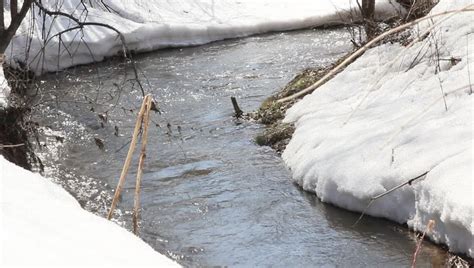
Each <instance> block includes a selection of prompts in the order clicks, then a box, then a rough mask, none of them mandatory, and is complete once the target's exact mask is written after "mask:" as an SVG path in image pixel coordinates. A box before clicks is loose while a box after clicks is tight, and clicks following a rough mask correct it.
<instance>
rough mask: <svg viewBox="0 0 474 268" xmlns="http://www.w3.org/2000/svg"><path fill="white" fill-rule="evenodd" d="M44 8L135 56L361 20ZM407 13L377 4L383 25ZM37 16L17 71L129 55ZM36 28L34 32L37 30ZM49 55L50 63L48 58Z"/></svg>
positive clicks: (249, 9)
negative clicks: (22, 66)
mask: <svg viewBox="0 0 474 268" xmlns="http://www.w3.org/2000/svg"><path fill="white" fill-rule="evenodd" d="M42 2H43V3H44V4H45V6H46V7H47V8H48V9H49V10H58V9H59V10H61V11H63V12H65V13H68V14H74V16H76V17H78V18H80V20H81V21H87V22H100V23H106V24H109V25H111V26H113V27H115V28H116V29H118V30H119V31H120V32H121V33H122V34H123V36H124V37H125V40H126V44H127V46H128V48H129V49H130V50H134V51H151V50H155V49H159V48H164V47H177V46H190V45H200V44H204V43H208V42H212V41H216V40H222V39H226V38H234V37H242V36H248V35H252V34H258V33H264V32H269V31H282V30H291V29H300V28H306V27H313V26H320V25H323V24H324V25H330V24H335V23H344V22H348V21H350V19H351V18H352V19H353V20H356V19H357V18H356V16H349V15H348V12H349V11H351V10H356V9H357V8H356V7H357V4H356V1H355V0H318V1H315V0H292V1H289V0H219V1H215V0H173V1H169V0H153V1H149V0H122V1H117V0H102V2H103V3H105V5H106V6H105V5H104V4H101V1H99V0H92V1H84V2H86V3H87V10H88V12H87V13H86V12H84V7H83V6H82V5H80V4H79V2H80V1H79V0H46V1H42ZM107 9H109V10H110V11H111V12H107ZM400 10H401V8H400V6H399V5H398V4H396V2H395V1H393V0H377V1H376V12H377V15H378V16H380V17H390V16H394V15H396V14H398V13H399V12H400ZM35 11H36V13H35V14H36V19H35V20H33V19H32V18H31V13H30V15H27V19H25V21H24V23H23V24H22V26H21V28H20V29H19V31H18V33H17V35H16V36H15V38H14V39H13V40H12V42H11V44H10V47H9V49H7V52H6V55H7V60H8V61H7V62H8V63H9V64H11V65H15V64H17V63H18V62H21V63H25V62H26V63H28V65H29V66H30V68H31V70H33V71H35V72H36V73H43V72H47V71H56V70H60V69H64V68H67V67H70V66H73V65H79V64H85V63H90V62H93V61H100V60H102V59H103V58H104V57H107V56H113V55H116V54H118V53H121V51H122V45H121V42H120V39H119V38H117V36H118V35H117V34H116V33H115V32H113V31H112V30H110V29H107V28H103V27H98V26H86V28H85V30H84V31H83V32H80V31H79V30H75V31H70V32H66V33H64V34H62V35H61V40H60V39H59V36H57V33H59V32H61V31H63V30H65V29H67V28H70V27H73V26H76V24H75V23H73V22H71V21H70V20H69V19H66V18H64V17H48V16H47V17H46V19H45V21H46V27H45V29H44V31H43V27H42V22H43V20H42V19H41V16H39V15H38V14H39V13H38V10H37V9H35ZM6 13H7V14H8V12H6ZM86 14H87V15H86ZM31 25H34V29H33V30H32V28H31V27H30V26H31ZM28 37H31V39H32V42H31V45H27V44H30V43H29V42H28V40H29V39H28ZM45 43H46V46H44V44H45ZM86 44H87V45H86ZM42 47H45V49H44V50H43V49H41V48H42ZM58 51H59V53H58ZM42 52H44V53H45V55H46V56H44V57H43V53H42ZM43 59H44V60H43Z"/></svg>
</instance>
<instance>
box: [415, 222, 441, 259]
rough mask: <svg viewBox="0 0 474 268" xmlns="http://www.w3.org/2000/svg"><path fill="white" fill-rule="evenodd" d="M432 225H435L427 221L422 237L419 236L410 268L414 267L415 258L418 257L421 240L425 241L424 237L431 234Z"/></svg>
mask: <svg viewBox="0 0 474 268" xmlns="http://www.w3.org/2000/svg"><path fill="white" fill-rule="evenodd" d="M434 225H435V221H434V220H429V221H428V225H426V230H425V231H424V232H423V235H422V236H421V238H420V241H418V244H417V245H416V249H415V253H414V254H413V261H412V263H411V268H415V267H416V257H417V256H418V253H419V252H420V250H421V245H422V243H423V240H424V239H425V235H426V234H428V233H429V232H431V230H432V229H433V227H434Z"/></svg>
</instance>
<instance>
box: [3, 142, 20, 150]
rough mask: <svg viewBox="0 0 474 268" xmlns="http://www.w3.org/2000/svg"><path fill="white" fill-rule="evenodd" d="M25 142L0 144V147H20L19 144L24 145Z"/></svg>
mask: <svg viewBox="0 0 474 268" xmlns="http://www.w3.org/2000/svg"><path fill="white" fill-rule="evenodd" d="M24 145H25V144H24V143H19V144H1V145H0V149H1V148H15V147H21V146H24Z"/></svg>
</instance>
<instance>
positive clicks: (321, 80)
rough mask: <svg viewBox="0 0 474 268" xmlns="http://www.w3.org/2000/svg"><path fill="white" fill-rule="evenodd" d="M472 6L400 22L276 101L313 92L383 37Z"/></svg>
mask: <svg viewBox="0 0 474 268" xmlns="http://www.w3.org/2000/svg"><path fill="white" fill-rule="evenodd" d="M473 6H474V4H473V5H468V6H466V7H464V8H462V9H457V10H448V11H445V12H441V13H437V14H433V15H429V16H426V17H423V18H419V19H417V20H414V21H412V22H409V23H405V24H402V25H400V26H398V27H396V28H393V29H391V30H389V31H386V32H384V33H382V34H380V35H378V36H377V37H375V38H374V39H372V40H370V41H369V42H368V43H367V44H365V45H364V46H363V47H361V48H359V49H358V50H357V51H355V52H354V53H352V54H351V55H350V56H349V57H347V58H346V59H345V60H344V61H343V62H341V63H340V64H339V65H337V66H336V67H334V68H333V69H332V70H331V71H329V72H328V73H327V74H326V75H325V76H323V77H322V78H321V79H319V80H318V81H317V82H316V83H314V84H312V85H311V86H309V87H307V88H305V89H303V90H301V91H299V92H297V93H295V94H293V95H291V96H288V97H285V98H282V99H279V100H277V103H283V102H287V101H290V100H293V99H296V98H299V97H301V96H304V95H306V94H309V93H311V92H313V91H314V90H315V89H316V88H318V87H319V86H321V85H322V84H324V83H325V82H326V81H327V80H329V78H331V77H332V76H334V75H335V74H336V73H337V72H339V71H340V70H341V69H342V68H344V67H346V66H347V65H348V64H349V63H351V62H352V61H354V60H355V59H356V58H358V57H359V56H360V55H362V54H363V53H364V52H365V51H367V50H368V49H369V48H370V47H371V46H373V45H375V44H376V43H377V42H379V41H381V40H383V39H384V38H385V37H387V36H389V35H391V34H394V33H397V32H400V31H403V30H405V29H407V28H410V27H412V26H414V25H416V24H418V23H420V22H422V21H424V20H428V19H432V18H435V17H439V16H444V15H447V14H452V13H460V12H466V11H474V8H472V7H473Z"/></svg>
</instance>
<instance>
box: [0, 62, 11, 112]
mask: <svg viewBox="0 0 474 268" xmlns="http://www.w3.org/2000/svg"><path fill="white" fill-rule="evenodd" d="M1 62H2V61H1V59H0V108H4V107H6V106H7V103H8V96H9V95H10V87H9V86H8V82H7V79H5V75H4V73H3V67H2V66H1Z"/></svg>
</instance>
